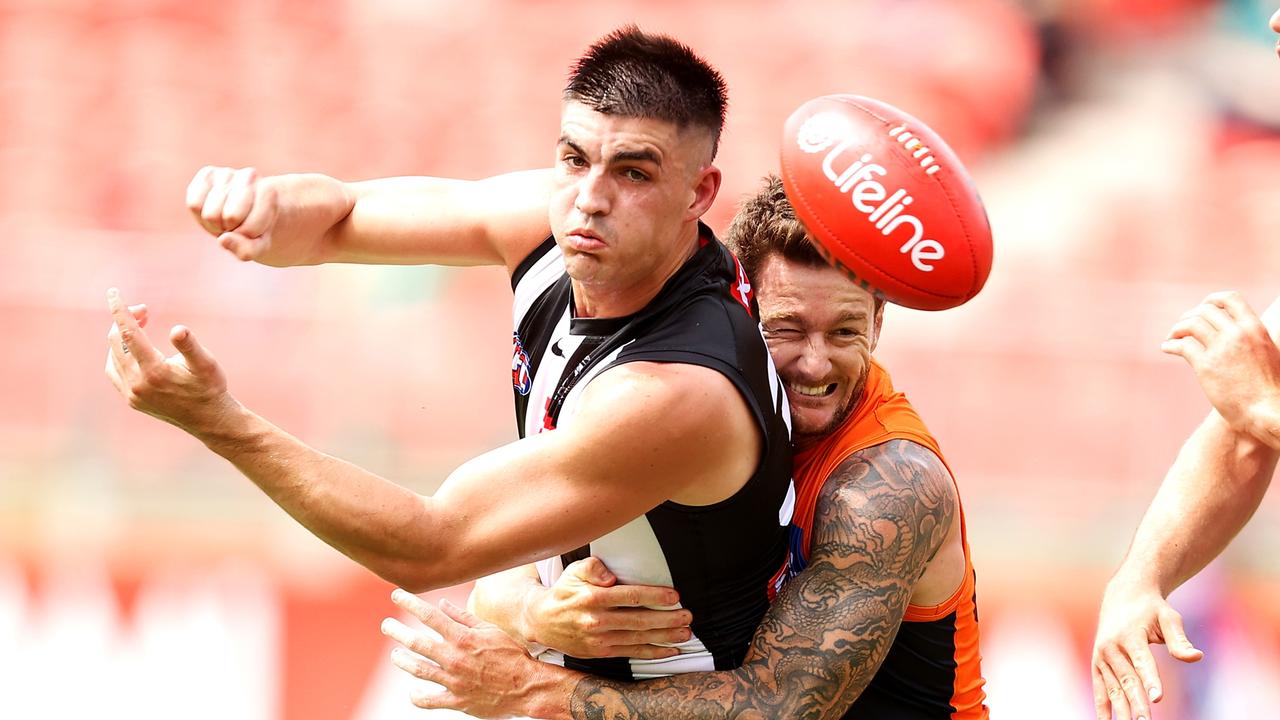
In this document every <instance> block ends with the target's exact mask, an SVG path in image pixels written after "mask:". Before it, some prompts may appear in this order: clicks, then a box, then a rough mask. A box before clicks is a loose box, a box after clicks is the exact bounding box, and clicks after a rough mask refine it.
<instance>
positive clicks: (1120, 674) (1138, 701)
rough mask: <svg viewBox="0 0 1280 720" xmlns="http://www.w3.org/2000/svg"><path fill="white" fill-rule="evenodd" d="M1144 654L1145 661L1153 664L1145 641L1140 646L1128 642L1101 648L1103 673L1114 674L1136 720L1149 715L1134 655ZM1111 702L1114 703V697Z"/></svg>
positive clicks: (1146, 697) (1141, 719) (1145, 693)
mask: <svg viewBox="0 0 1280 720" xmlns="http://www.w3.org/2000/svg"><path fill="white" fill-rule="evenodd" d="M1140 655H1146V656H1147V657H1146V662H1147V663H1149V664H1154V660H1153V659H1152V658H1151V650H1150V648H1149V647H1148V646H1147V644H1146V643H1145V642H1143V643H1141V647H1137V646H1136V645H1134V644H1130V645H1129V646H1126V647H1124V648H1121V647H1117V646H1114V645H1111V646H1108V647H1106V648H1104V649H1103V658H1104V660H1105V661H1106V663H1105V665H1104V673H1105V672H1107V671H1110V672H1112V673H1113V674H1114V679H1115V680H1116V681H1117V683H1118V684H1119V686H1120V689H1121V692H1123V693H1124V699H1125V701H1126V702H1127V704H1128V708H1129V711H1130V713H1132V715H1133V717H1134V718H1136V720H1145V718H1147V717H1149V715H1148V710H1147V701H1148V696H1147V688H1146V686H1144V685H1143V683H1142V680H1141V679H1139V677H1138V672H1137V669H1136V667H1135V666H1136V665H1139V664H1141V661H1138V660H1135V659H1134V656H1140ZM1112 704H1113V705H1114V704H1115V700H1114V698H1113V699H1112Z"/></svg>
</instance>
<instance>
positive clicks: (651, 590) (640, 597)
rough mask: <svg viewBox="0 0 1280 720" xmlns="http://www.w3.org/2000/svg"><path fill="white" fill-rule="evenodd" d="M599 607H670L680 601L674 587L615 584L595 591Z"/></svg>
mask: <svg viewBox="0 0 1280 720" xmlns="http://www.w3.org/2000/svg"><path fill="white" fill-rule="evenodd" d="M594 597H595V601H596V604H597V605H598V606H599V607H671V606H673V605H675V604H676V603H678V602H680V594H679V593H677V592H676V591H675V589H674V588H669V587H662V586H659V585H616V586H614V587H610V588H600V589H598V590H596V591H595V596H594Z"/></svg>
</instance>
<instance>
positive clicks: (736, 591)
mask: <svg viewBox="0 0 1280 720" xmlns="http://www.w3.org/2000/svg"><path fill="white" fill-rule="evenodd" d="M700 232H701V237H700V241H699V248H698V250H697V251H696V252H695V253H694V255H693V256H692V257H691V258H690V259H689V260H688V261H687V262H686V263H685V264H684V265H683V266H682V267H681V268H680V269H679V270H678V271H677V272H676V274H675V275H673V276H672V277H671V278H670V279H669V280H668V281H667V283H666V284H665V285H664V286H663V288H662V290H661V291H659V293H658V295H657V296H656V297H654V299H653V300H652V301H650V302H649V304H648V305H646V306H645V307H644V308H643V309H642V310H640V311H639V312H637V313H635V314H634V315H629V316H626V317H620V318H577V317H574V316H573V291H572V287H571V285H570V279H569V276H568V275H566V274H565V271H564V260H563V258H562V256H561V254H560V250H559V248H558V247H557V246H556V244H555V241H554V239H553V238H547V240H546V241H545V242H543V243H542V244H541V245H540V246H539V247H538V248H537V249H536V250H534V251H533V253H532V254H530V255H529V257H527V258H525V259H524V261H523V262H521V263H520V265H519V266H518V267H517V268H516V270H515V273H514V274H513V275H512V279H511V283H512V287H513V289H514V290H515V305H514V321H515V333H514V335H513V338H512V340H513V344H514V352H513V355H512V363H511V380H512V385H513V389H514V391H515V403H516V422H517V424H518V427H519V431H520V437H525V436H526V435H532V434H536V433H539V432H546V431H550V430H553V429H554V428H555V427H556V424H557V423H558V422H559V421H560V420H561V419H563V418H567V417H570V416H571V415H572V414H573V412H574V408H575V405H576V403H577V401H578V398H579V397H580V395H581V393H582V390H583V389H584V388H585V387H586V386H587V385H588V384H589V383H590V382H591V380H592V378H594V377H596V376H598V375H599V374H600V373H602V372H605V371H606V370H608V369H609V368H611V367H614V366H617V365H621V364H623V363H628V362H672V363H688V364H691V365H700V366H703V367H707V368H711V369H713V370H716V371H717V372H720V373H721V374H723V375H724V376H725V377H726V378H728V379H729V380H730V381H731V382H732V383H733V384H734V386H735V387H736V388H737V389H738V392H740V393H741V394H742V397H743V399H744V400H746V403H747V406H748V407H749V408H750V409H751V412H752V414H753V416H754V418H755V421H756V423H757V424H758V426H759V427H760V430H761V433H762V435H763V443H762V452H761V456H760V461H759V464H758V465H757V466H756V468H755V471H754V473H753V474H752V476H751V478H750V479H749V480H747V482H746V483H745V484H744V485H743V486H742V488H741V489H739V490H738V491H737V492H736V493H734V494H733V495H732V496H730V497H728V498H726V499H724V500H722V501H720V502H717V503H714V504H712V505H705V506H689V505H680V504H677V503H673V502H669V501H668V502H665V503H662V504H661V505H659V506H657V507H655V508H653V509H652V510H650V511H649V512H647V513H645V514H644V515H643V516H641V517H639V518H636V519H635V520H632V521H631V522H629V523H627V524H626V525H624V526H622V527H621V528H619V529H617V530H615V531H613V532H611V533H609V534H607V535H605V536H604V537H601V538H598V539H596V540H593V541H591V543H590V544H588V545H586V546H584V547H582V548H579V549H578V550H576V551H574V552H572V553H566V554H565V555H562V556H560V557H556V558H550V559H548V560H543V561H541V562H539V563H538V574H539V576H540V578H541V580H542V583H543V584H544V585H547V586H550V585H551V584H553V583H554V582H555V581H556V579H557V578H558V577H559V576H560V573H561V572H562V571H563V568H564V566H565V565H567V564H569V563H571V562H573V561H575V560H578V559H581V558H584V557H587V556H588V555H594V556H596V557H598V558H599V559H600V560H601V561H602V562H604V564H605V565H606V566H607V567H608V568H609V570H610V571H612V572H613V573H614V574H615V575H616V576H617V577H618V582H619V583H620V584H643V585H668V586H672V587H674V588H675V589H676V590H677V591H678V592H679V593H680V607H683V608H686V609H688V610H689V611H690V612H691V613H692V615H693V623H692V627H691V629H692V637H691V638H690V639H689V640H687V641H685V642H684V643H681V644H680V645H678V647H679V649H680V654H679V655H675V656H673V657H671V658H666V659H660V660H637V659H628V658H605V659H578V658H572V657H565V656H563V655H562V654H560V653H558V652H556V651H554V650H545V651H543V652H542V653H541V654H540V655H539V657H540V659H542V660H545V661H547V662H553V663H556V664H562V665H564V666H565V667H568V668H572V669H575V670H581V671H584V672H588V673H591V674H594V675H601V676H605V677H610V678H615V679H623V680H627V679H643V678H648V677H657V676H662V675H671V674H674V673H683V672H699V671H709V670H725V669H730V668H734V667H737V666H739V665H741V664H742V660H743V658H744V657H745V656H746V652H747V646H748V644H749V643H750V641H751V638H752V636H753V635H754V634H755V630H756V627H757V626H758V625H759V623H760V620H761V618H762V617H763V616H764V612H765V610H766V609H767V608H768V606H769V601H770V599H771V598H772V596H773V593H774V592H775V591H776V587H777V585H778V583H779V582H780V581H781V578H782V577H783V569H784V565H785V563H786V554H787V534H786V527H785V526H786V525H787V523H788V522H789V521H790V518H791V510H792V506H793V504H794V498H795V495H794V489H793V487H792V484H791V448H790V437H789V435H790V428H789V425H790V419H789V415H788V410H787V406H786V394H785V393H784V392H783V389H782V386H781V384H780V382H779V380H778V376H777V372H776V370H775V369H774V367H773V363H772V361H771V360H770V359H769V352H768V350H767V348H766V347H765V343H764V339H763V338H762V336H761V334H760V327H759V322H758V320H757V319H756V317H757V313H756V310H755V301H754V299H753V297H752V295H751V286H750V284H749V283H748V282H747V278H746V275H745V273H743V271H742V268H741V266H740V265H739V264H738V262H737V260H736V258H734V257H733V254H732V253H730V252H729V251H728V249H726V248H725V247H724V246H723V245H722V244H720V242H719V241H718V240H716V239H715V237H714V235H712V233H711V231H710V229H708V228H707V227H706V226H705V225H702V226H700Z"/></svg>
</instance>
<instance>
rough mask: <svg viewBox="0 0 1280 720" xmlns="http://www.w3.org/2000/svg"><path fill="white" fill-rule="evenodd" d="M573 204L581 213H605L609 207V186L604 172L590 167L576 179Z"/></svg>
mask: <svg viewBox="0 0 1280 720" xmlns="http://www.w3.org/2000/svg"><path fill="white" fill-rule="evenodd" d="M577 189H578V195H577V197H576V198H575V199H574V202H573V206H574V207H575V208H577V209H578V212H580V213H582V214H583V215H605V214H608V212H609V207H610V201H611V197H610V187H609V182H608V178H607V177H606V176H605V174H604V173H602V172H599V171H597V170H595V169H594V168H593V169H592V171H591V172H588V173H586V174H585V175H583V176H582V178H581V179H580V180H578V188H577Z"/></svg>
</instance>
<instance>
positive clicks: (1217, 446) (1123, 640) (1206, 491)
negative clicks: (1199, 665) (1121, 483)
mask: <svg viewBox="0 0 1280 720" xmlns="http://www.w3.org/2000/svg"><path fill="white" fill-rule="evenodd" d="M1278 457H1280V452H1277V451H1275V450H1273V449H1271V448H1270V447H1268V446H1267V445H1265V444H1263V443H1261V442H1258V440H1257V439H1256V438H1254V437H1253V436H1251V435H1249V434H1246V433H1241V432H1237V431H1236V430H1233V429H1232V428H1231V426H1230V425H1228V424H1227V422H1226V421H1225V420H1223V419H1222V417H1221V416H1220V415H1219V414H1218V413H1217V411H1212V412H1210V413H1209V416H1208V417H1207V418H1206V419H1205V421H1204V422H1203V423H1201V424H1200V426H1199V427H1198V428H1197V429H1196V430H1195V432H1193V433H1192V435H1191V437H1190V438H1188V440H1187V442H1186V443H1185V444H1184V445H1183V446H1182V450H1181V451H1180V452H1179V453H1178V457H1177V458H1176V459H1175V460H1174V462H1173V466H1172V467H1170V468H1169V473H1168V474H1167V475H1166V476H1165V479H1164V482H1163V483H1162V484H1161V486H1160V489H1159V490H1158V491H1157V492H1156V496H1155V499H1154V500H1152V501H1151V507H1150V508H1148V510H1147V513H1146V515H1145V516H1144V517H1143V518H1142V522H1141V523H1140V524H1139V525H1138V531H1137V533H1136V534H1135V535H1134V538H1133V543H1132V544H1131V545H1130V547H1129V552H1128V553H1127V554H1126V555H1125V559H1124V561H1123V562H1122V563H1121V565H1120V569H1119V570H1118V571H1117V572H1116V574H1115V577H1113V578H1112V579H1111V581H1110V582H1109V583H1108V584H1107V589H1106V591H1105V593H1104V594H1103V598H1102V608H1101V610H1100V612H1099V616H1098V631H1097V636H1096V637H1095V639H1094V647H1093V668H1092V671H1093V691H1094V704H1095V706H1096V709H1097V716H1098V718H1099V720H1107V719H1108V718H1110V717H1111V713H1112V711H1113V710H1114V711H1115V713H1116V716H1117V717H1121V718H1124V717H1130V716H1131V715H1132V716H1133V717H1150V714H1149V711H1148V707H1149V705H1148V703H1149V702H1151V701H1159V699H1160V698H1161V697H1162V695H1163V692H1164V691H1163V688H1162V686H1161V684H1160V676H1159V673H1158V672H1157V669H1156V664H1155V658H1154V657H1153V656H1152V654H1151V649H1150V647H1149V645H1150V644H1151V643H1165V644H1166V645H1167V646H1168V649H1169V654H1170V655H1172V656H1173V657H1175V658H1177V659H1179V660H1182V661H1185V662H1195V661H1196V660H1199V659H1200V658H1201V657H1202V653H1201V652H1200V651H1199V650H1197V649H1196V648H1195V647H1194V646H1193V645H1192V643H1191V641H1190V640H1189V639H1188V638H1187V636H1186V633H1185V632H1184V630H1183V627H1182V616H1181V615H1179V614H1178V612H1177V611H1176V610H1174V609H1173V607H1171V606H1170V605H1169V603H1168V602H1167V601H1166V600H1165V598H1166V597H1168V595H1169V593H1171V592H1173V590H1174V589H1175V588H1177V587H1178V586H1179V585H1181V584H1182V583H1184V582H1186V581H1187V579H1188V578H1190V577H1191V576H1193V575H1195V574H1196V573H1197V572H1199V571H1200V570H1201V569H1203V568H1204V566H1205V565H1207V564H1208V563H1209V561H1210V560H1212V559H1213V558H1215V557H1217V556H1218V554H1219V553H1221V552H1222V550H1223V548H1225V547H1226V546H1227V543H1229V542H1230V541H1231V539H1232V538H1233V537H1235V535H1236V533H1238V532H1240V529H1241V528H1243V527H1244V525H1245V523H1246V522H1248V520H1249V518H1250V517H1251V516H1252V515H1253V513H1254V511H1255V510H1257V508H1258V504H1259V503H1261V502H1262V497H1263V495H1264V494H1265V493H1266V491H1267V486H1268V485H1269V484H1270V482H1271V476H1272V474H1273V473H1274V472H1275V468H1276V460H1277V458H1278Z"/></svg>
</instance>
